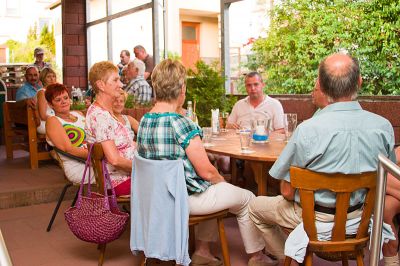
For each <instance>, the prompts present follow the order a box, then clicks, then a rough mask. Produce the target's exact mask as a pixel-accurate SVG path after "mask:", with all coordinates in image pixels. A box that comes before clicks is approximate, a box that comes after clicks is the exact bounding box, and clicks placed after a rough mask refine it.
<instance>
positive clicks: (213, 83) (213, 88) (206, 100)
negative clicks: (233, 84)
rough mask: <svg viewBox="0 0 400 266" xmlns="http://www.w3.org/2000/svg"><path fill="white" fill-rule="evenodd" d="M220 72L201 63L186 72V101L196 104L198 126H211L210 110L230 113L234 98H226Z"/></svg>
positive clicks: (214, 67) (223, 80)
mask: <svg viewBox="0 0 400 266" xmlns="http://www.w3.org/2000/svg"><path fill="white" fill-rule="evenodd" d="M220 73H221V72H220V71H219V70H218V69H217V67H216V66H209V65H207V64H206V63H205V62H203V61H201V60H200V61H198V62H197V63H196V68H195V69H189V70H188V80H187V85H186V88H187V91H186V100H187V101H193V102H196V110H195V111H196V114H197V118H198V120H199V125H201V126H210V125H211V109H215V108H219V110H220V112H222V111H230V109H231V108H232V106H233V104H234V103H235V102H236V98H234V97H232V98H229V99H228V98H227V97H226V95H225V88H224V82H225V79H224V78H223V77H222V76H221V74H220Z"/></svg>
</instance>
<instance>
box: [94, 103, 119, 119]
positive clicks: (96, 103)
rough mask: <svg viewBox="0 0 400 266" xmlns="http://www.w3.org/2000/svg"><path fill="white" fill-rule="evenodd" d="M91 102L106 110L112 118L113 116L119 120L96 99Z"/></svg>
mask: <svg viewBox="0 0 400 266" xmlns="http://www.w3.org/2000/svg"><path fill="white" fill-rule="evenodd" d="M93 104H95V105H97V106H98V107H100V108H101V109H103V110H104V111H107V112H108V113H109V114H110V115H111V117H112V118H114V119H115V120H117V121H119V120H118V117H116V116H115V115H114V113H113V112H110V111H109V110H107V109H106V108H104V107H103V106H102V105H101V104H100V103H99V102H98V101H94V103H93Z"/></svg>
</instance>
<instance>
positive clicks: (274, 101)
mask: <svg viewBox="0 0 400 266" xmlns="http://www.w3.org/2000/svg"><path fill="white" fill-rule="evenodd" d="M264 102H265V103H267V104H269V105H273V106H280V107H281V106H282V103H281V102H280V101H279V100H278V99H275V98H272V97H271V96H268V95H265V98H264Z"/></svg>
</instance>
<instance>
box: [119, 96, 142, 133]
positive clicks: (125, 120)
mask: <svg viewBox="0 0 400 266" xmlns="http://www.w3.org/2000/svg"><path fill="white" fill-rule="evenodd" d="M127 98H128V94H127V93H126V92H125V91H121V93H120V95H119V96H118V97H117V98H115V101H114V102H113V113H114V115H115V116H116V117H117V119H118V121H119V122H120V123H122V124H123V125H124V126H125V127H126V128H127V129H128V131H129V135H130V136H131V139H132V140H133V139H134V138H135V132H136V133H137V131H138V127H139V122H138V121H137V120H136V119H135V118H133V117H132V116H130V115H123V114H122V111H123V110H124V106H125V102H126V99H127Z"/></svg>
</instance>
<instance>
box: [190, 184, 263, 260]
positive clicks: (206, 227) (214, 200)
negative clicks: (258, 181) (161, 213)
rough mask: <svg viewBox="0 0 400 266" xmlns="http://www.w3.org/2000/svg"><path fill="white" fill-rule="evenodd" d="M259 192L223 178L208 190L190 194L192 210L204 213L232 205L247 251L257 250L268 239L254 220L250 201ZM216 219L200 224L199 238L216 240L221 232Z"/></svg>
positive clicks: (231, 211)
mask: <svg viewBox="0 0 400 266" xmlns="http://www.w3.org/2000/svg"><path fill="white" fill-rule="evenodd" d="M254 197H255V196H254V194H253V193H252V192H251V191H248V190H246V189H242V188H240V187H236V186H234V185H232V184H229V183H226V182H221V183H218V184H215V185H212V186H210V187H209V188H208V189H207V190H206V191H204V192H202V193H198V194H194V195H191V196H189V207H190V214H193V215H204V214H210V213H213V212H218V211H222V210H224V209H229V212H230V213H233V214H235V215H236V219H237V221H238V224H239V230H240V234H241V236H242V239H243V243H244V247H245V249H246V252H247V253H254V252H257V251H260V250H262V249H264V246H265V244H264V240H263V238H262V235H261V232H260V231H258V230H257V228H256V227H255V225H254V223H253V221H252V220H250V217H249V212H248V205H249V203H250V201H251V199H253V198H254ZM217 230H218V228H217V225H216V221H215V220H213V221H208V222H204V223H201V224H199V226H198V228H197V232H198V233H197V239H198V240H202V241H208V242H209V241H215V240H216V237H217V236H218V231H217Z"/></svg>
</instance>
